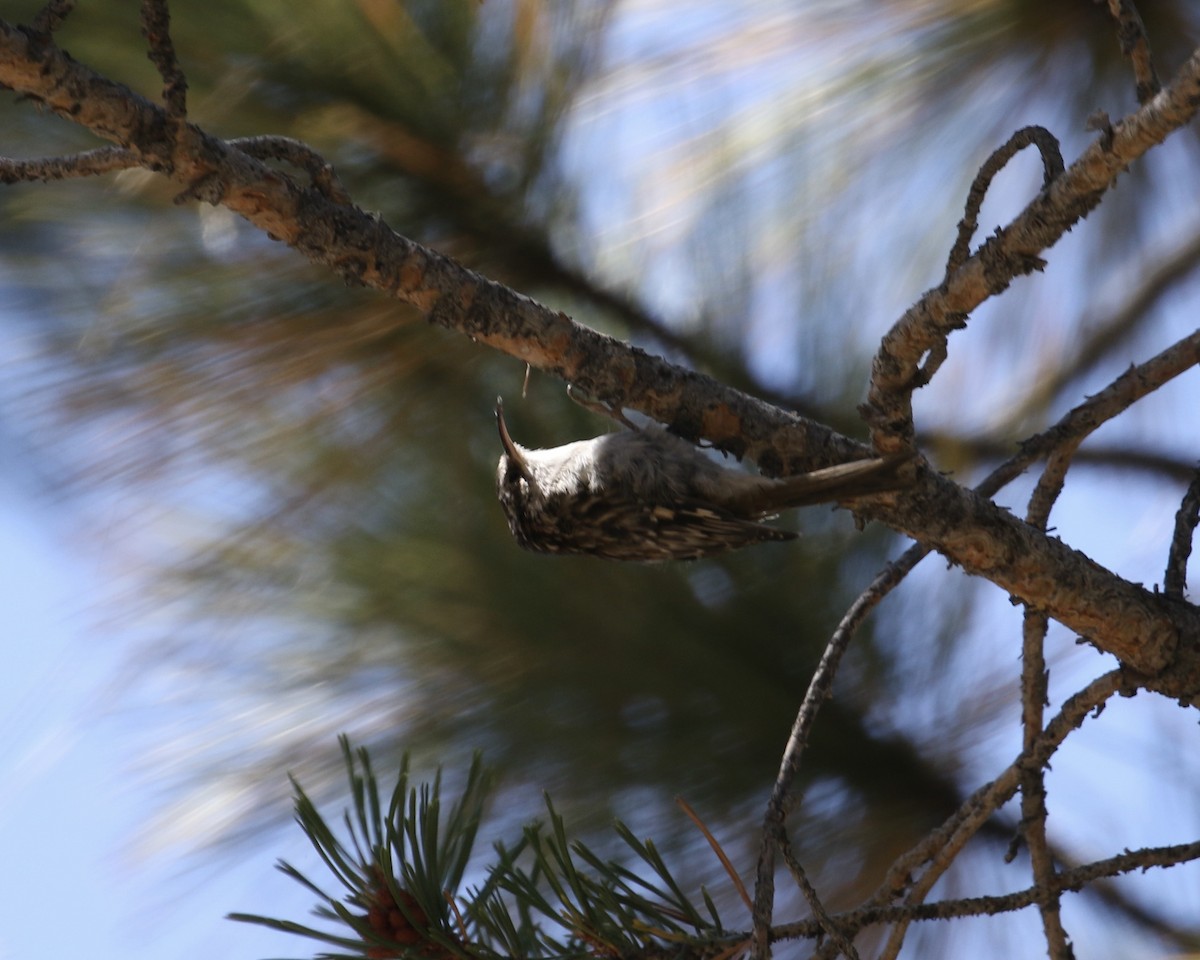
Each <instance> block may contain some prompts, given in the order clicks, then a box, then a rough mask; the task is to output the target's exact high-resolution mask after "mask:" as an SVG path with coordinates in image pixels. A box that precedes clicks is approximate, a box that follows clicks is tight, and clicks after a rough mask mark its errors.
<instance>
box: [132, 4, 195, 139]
mask: <svg viewBox="0 0 1200 960" xmlns="http://www.w3.org/2000/svg"><path fill="white" fill-rule="evenodd" d="M142 36H144V37H145V38H146V42H147V44H149V47H150V49H149V50H148V51H147V54H146V55H147V56H148V57H149V58H150V62H151V63H153V64H154V67H155V69H156V70H158V75H159V76H160V77H162V81H163V90H162V98H163V104H164V105H165V106H166V108H167V112H168V113H169V114H170V115H171V116H172V117H173V118H174V119H176V120H183V119H184V118H185V117H186V116H187V78H186V77H185V76H184V75H183V69H182V68H181V67H180V66H179V59H178V58H177V57H176V56H175V44H174V43H172V42H171V11H170V9H169V7H168V5H167V0H142Z"/></svg>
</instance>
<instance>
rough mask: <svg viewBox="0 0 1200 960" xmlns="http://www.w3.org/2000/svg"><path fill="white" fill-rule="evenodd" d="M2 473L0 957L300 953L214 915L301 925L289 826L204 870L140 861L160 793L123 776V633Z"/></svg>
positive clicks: (56, 527)
mask: <svg viewBox="0 0 1200 960" xmlns="http://www.w3.org/2000/svg"><path fill="white" fill-rule="evenodd" d="M2 477H3V475H2V474H0V609H3V610H4V622H5V630H4V634H5V637H6V641H7V643H6V646H7V652H8V656H7V657H6V669H5V670H4V671H2V672H0V850H3V852H4V859H5V863H6V864H7V869H6V871H5V873H6V878H5V880H4V882H3V887H2V889H0V960H40V958H42V957H46V958H49V957H55V956H61V955H62V954H63V946H64V941H63V934H68V935H69V941H68V942H69V943H70V944H71V946H70V947H69V949H68V951H67V952H69V953H75V952H86V954H87V956H88V957H90V958H92V960H110V958H111V960H118V958H120V960H142V958H145V960H150V958H154V960H200V958H204V960H213V958H215V957H222V958H231V960H237V958H258V957H266V956H298V957H303V956H306V955H308V956H311V950H310V949H309V947H308V944H307V943H305V942H302V941H301V940H299V939H297V938H293V937H287V936H285V935H283V934H278V933H275V932H273V931H269V930H262V929H259V928H255V927H249V926H246V925H244V924H236V923H232V922H229V921H226V920H224V919H222V918H223V917H224V915H225V914H226V913H228V912H229V911H232V910H242V911H248V912H261V913H266V914H271V915H279V914H283V915H286V916H288V917H289V918H291V919H301V918H302V915H303V914H304V913H305V912H306V911H307V909H308V907H309V906H310V905H311V897H310V896H309V895H308V894H306V893H304V892H303V891H301V890H300V888H299V887H296V886H295V885H294V884H293V883H291V882H290V881H288V880H287V879H286V878H285V877H283V875H282V874H280V873H278V872H277V871H275V870H274V869H273V867H272V864H273V862H274V860H275V858H276V857H278V856H284V857H286V858H287V859H289V860H292V861H294V862H297V863H298V864H303V863H305V862H306V860H307V851H306V850H305V847H304V843H305V841H304V840H303V837H302V836H301V835H300V833H299V832H298V831H296V830H292V829H288V830H280V831H275V832H272V833H271V834H270V835H268V836H265V837H264V838H263V842H262V843H261V844H254V845H252V846H246V845H244V846H243V847H241V848H239V849H238V850H237V851H232V852H231V855H228V856H219V857H217V858H216V859H215V860H214V861H211V862H210V861H207V860H205V859H202V858H201V857H200V856H198V855H197V854H196V853H195V852H194V851H186V850H175V851H170V852H168V853H167V854H158V855H152V856H143V855H141V854H139V853H138V852H137V849H138V841H139V840H141V839H143V837H142V836H141V825H142V824H143V823H144V822H145V821H147V820H149V819H150V818H151V816H152V815H153V814H154V813H155V812H158V811H157V808H156V807H155V800H154V799H153V798H154V797H155V795H156V792H155V791H154V790H153V789H152V787H153V784H148V783H147V782H146V781H145V779H144V777H143V776H142V775H139V774H136V773H134V772H133V771H134V768H135V765H136V760H137V756H136V754H137V751H138V750H139V749H141V747H142V746H143V745H144V744H145V742H146V738H145V735H144V734H145V731H144V730H140V729H138V727H137V720H136V718H135V717H133V716H131V715H130V714H128V713H123V712H122V711H121V709H120V707H121V704H120V698H119V695H118V694H119V690H118V689H117V688H116V686H115V684H116V682H117V679H118V677H119V675H120V667H121V666H122V664H123V662H124V659H125V657H126V656H127V655H128V653H129V649H128V643H130V642H131V639H130V638H128V637H125V636H123V635H122V634H121V633H120V632H119V629H118V628H114V627H112V626H102V625H100V624H101V623H102V618H101V617H100V616H99V595H100V593H101V591H102V580H103V577H104V571H103V569H102V567H101V565H100V564H101V561H102V558H100V557H94V556H88V555H87V554H86V553H81V549H80V546H79V544H77V543H74V542H72V539H71V536H70V534H69V532H68V531H67V530H66V529H64V528H65V526H66V525H65V524H64V522H63V520H64V515H63V513H62V512H61V511H59V510H57V509H55V508H54V507H53V506H51V505H48V504H46V503H45V502H42V501H38V500H35V499H33V498H32V497H31V496H29V494H28V493H26V492H24V491H22V490H20V489H16V488H14V487H13V486H11V485H9V484H7V483H6V482H5V481H4V480H3V478H2ZM158 719H160V720H163V721H164V722H165V721H167V720H168V718H164V717H160V718H158ZM81 938H82V940H81Z"/></svg>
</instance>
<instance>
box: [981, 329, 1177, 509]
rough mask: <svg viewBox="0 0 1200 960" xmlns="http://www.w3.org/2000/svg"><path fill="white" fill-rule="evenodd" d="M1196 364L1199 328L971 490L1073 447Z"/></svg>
mask: <svg viewBox="0 0 1200 960" xmlns="http://www.w3.org/2000/svg"><path fill="white" fill-rule="evenodd" d="M1197 364H1200V330H1196V331H1194V332H1193V333H1190V334H1188V336H1186V337H1184V338H1183V339H1182V340H1178V341H1176V342H1175V343H1173V344H1171V346H1169V347H1167V348H1166V349H1165V350H1163V351H1161V352H1159V353H1157V354H1155V355H1154V356H1153V357H1151V358H1150V359H1149V360H1147V361H1145V362H1144V363H1140V364H1138V365H1137V366H1133V367H1130V368H1129V369H1128V370H1126V371H1125V372H1124V373H1122V374H1121V375H1120V376H1119V377H1117V378H1116V379H1115V380H1114V381H1113V382H1112V383H1110V384H1109V385H1108V386H1107V387H1105V388H1104V389H1103V390H1101V391H1100V392H1099V393H1095V394H1093V395H1092V396H1090V397H1088V399H1087V400H1085V401H1084V402H1083V403H1081V404H1079V405H1078V406H1077V407H1075V408H1074V409H1072V410H1071V411H1070V412H1068V413H1067V414H1066V415H1065V416H1063V417H1062V418H1061V419H1060V420H1059V421H1058V423H1056V424H1055V425H1054V426H1053V427H1051V428H1050V429H1049V430H1044V431H1042V432H1041V433H1039V434H1035V435H1034V436H1032V437H1030V438H1029V439H1027V440H1024V441H1022V443H1021V452H1020V453H1019V454H1018V455H1017V456H1015V457H1013V458H1011V459H1010V460H1008V461H1007V462H1006V463H1004V464H1001V465H1000V466H999V467H997V468H996V469H995V470H993V471H992V472H991V473H990V474H989V475H988V476H987V478H986V479H984V480H983V481H982V482H981V483H979V484H978V485H977V486H976V487H975V490H976V491H977V492H979V493H983V494H985V495H988V496H990V495H991V494H993V493H995V492H996V491H997V490H999V489H1000V488H1001V487H1003V486H1004V485H1005V484H1007V483H1008V482H1009V481H1011V480H1012V479H1014V478H1015V477H1017V476H1019V475H1020V474H1021V473H1023V472H1024V471H1025V469H1026V468H1027V467H1028V466H1029V465H1030V464H1031V463H1034V462H1035V461H1037V460H1038V459H1039V458H1041V457H1043V456H1045V455H1047V454H1048V453H1050V452H1051V451H1053V450H1056V449H1059V448H1062V447H1064V445H1068V444H1069V445H1073V446H1077V445H1078V444H1079V443H1080V442H1082V440H1083V439H1084V438H1085V437H1087V436H1088V435H1089V434H1091V433H1092V432H1094V431H1095V430H1097V429H1098V428H1099V427H1101V426H1103V425H1104V424H1105V423H1107V422H1108V421H1109V420H1112V419H1113V418H1115V417H1117V416H1119V415H1120V414H1121V413H1122V412H1123V411H1125V410H1126V409H1128V408H1129V407H1130V406H1132V405H1133V404H1134V403H1136V402H1137V401H1138V400H1141V399H1142V398H1143V397H1145V396H1147V395H1149V394H1151V393H1153V392H1154V391H1155V390H1157V389H1158V388H1159V387H1161V386H1162V385H1163V384H1165V383H1167V382H1168V381H1170V380H1173V379H1174V378H1175V377H1177V376H1179V375H1180V374H1181V373H1184V372H1186V371H1188V370H1190V369H1191V368H1192V367H1194V366H1196V365H1197Z"/></svg>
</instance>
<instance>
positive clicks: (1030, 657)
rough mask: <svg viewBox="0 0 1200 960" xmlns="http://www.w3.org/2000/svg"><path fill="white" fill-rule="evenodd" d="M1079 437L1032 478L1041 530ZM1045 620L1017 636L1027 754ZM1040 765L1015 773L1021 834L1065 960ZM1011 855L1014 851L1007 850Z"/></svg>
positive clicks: (1045, 681)
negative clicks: (1037, 476) (1018, 794)
mask: <svg viewBox="0 0 1200 960" xmlns="http://www.w3.org/2000/svg"><path fill="white" fill-rule="evenodd" d="M1079 442H1080V438H1075V437H1072V438H1071V439H1069V440H1068V441H1066V442H1065V443H1064V444H1063V445H1062V446H1060V447H1058V448H1056V449H1055V450H1054V451H1053V453H1051V454H1050V457H1049V459H1048V461H1047V463H1046V469H1045V470H1043V471H1042V475H1041V477H1040V478H1038V482H1037V486H1036V487H1035V488H1034V491H1033V495H1032V496H1031V497H1030V498H1029V510H1028V512H1027V513H1026V515H1025V520H1026V522H1027V523H1030V524H1032V525H1034V526H1036V527H1037V528H1038V529H1040V530H1045V529H1046V524H1047V523H1048V522H1049V519H1050V511H1051V509H1053V507H1054V502H1055V501H1056V500H1057V499H1058V495H1059V494H1060V493H1061V492H1062V488H1063V483H1064V482H1065V480H1066V475H1067V470H1068V469H1069V467H1070V465H1071V457H1072V455H1073V454H1074V453H1075V449H1076V448H1077V447H1078V446H1079ZM1049 623H1050V621H1049V619H1048V618H1047V617H1046V615H1045V614H1044V613H1042V612H1041V611H1039V610H1029V609H1027V610H1026V611H1025V619H1024V624H1023V630H1022V638H1021V728H1022V748H1023V750H1024V752H1025V753H1027V754H1032V753H1033V750H1034V748H1035V747H1036V746H1037V741H1038V738H1039V737H1040V736H1041V735H1042V721H1043V713H1044V711H1045V709H1046V706H1047V704H1048V703H1049V698H1048V690H1049V679H1050V678H1049V674H1048V672H1047V670H1046V651H1045V643H1046V628H1047V627H1048V626H1049ZM1042 770H1043V768H1042V766H1041V765H1040V764H1039V765H1034V764H1027V765H1026V766H1025V768H1024V769H1023V770H1022V771H1021V831H1022V833H1023V834H1024V837H1025V843H1026V845H1027V846H1028V847H1029V859H1030V864H1031V866H1032V868H1033V882H1034V886H1035V887H1037V888H1038V889H1039V890H1041V891H1043V896H1042V897H1041V898H1040V899H1039V900H1038V910H1039V911H1040V912H1041V915H1042V930H1043V932H1044V933H1045V935H1046V946H1047V947H1048V948H1049V953H1050V957H1051V960H1071V948H1070V945H1069V941H1068V940H1067V934H1066V931H1065V930H1064V929H1063V924H1062V910H1061V906H1060V902H1059V895H1058V892H1057V890H1056V888H1055V882H1056V875H1055V869H1054V856H1053V854H1052V853H1051V852H1050V843H1049V840H1048V838H1047V836H1046V817H1047V811H1046V781H1045V778H1044V776H1043V775H1042ZM1013 852H1014V853H1015V851H1013Z"/></svg>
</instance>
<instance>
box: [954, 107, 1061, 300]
mask: <svg viewBox="0 0 1200 960" xmlns="http://www.w3.org/2000/svg"><path fill="white" fill-rule="evenodd" d="M1030 145H1033V146H1036V147H1037V148H1038V152H1039V153H1040V154H1041V157H1042V186H1043V187H1047V186H1049V185H1050V181H1052V180H1053V179H1054V178H1055V177H1057V176H1058V175H1059V174H1060V173H1062V172H1063V158H1062V150H1061V149H1060V148H1059V145H1058V138H1057V137H1055V136H1054V134H1052V133H1051V132H1050V131H1049V130H1047V129H1046V128H1045V127H1037V126H1033V127H1022V128H1021V129H1020V130H1018V131H1017V132H1016V133H1014V134H1013V135H1012V136H1011V137H1009V138H1008V142H1007V143H1005V144H1004V145H1003V146H1002V147H1000V148H999V149H997V150H995V151H993V153H992V155H991V156H990V157H988V158H987V160H985V161H984V162H983V166H981V167H980V168H979V172H978V173H977V174H975V179H974V180H973V181H972V182H971V189H970V190H968V191H967V202H966V208H965V210H964V212H963V218H962V219H961V220H960V221H959V222H958V236H957V238H956V239H955V241H954V246H953V247H951V249H950V255H949V256H948V257H947V258H946V277H945V280H944V281H943V282H946V283H948V282H949V280H950V275H951V274H952V273H954V271H955V270H957V269H958V268H959V267H961V266H962V265H963V264H964V263H966V262H967V257H968V256H970V253H971V238H972V237H973V236H975V231H976V230H977V229H978V228H979V211H980V209H981V208H982V207H983V199H984V197H986V196H987V192H988V187H990V186H991V185H992V180H993V179H994V178H995V176H996V174H998V173H999V172H1000V171H1001V170H1003V169H1004V167H1005V166H1006V165H1007V164H1008V161H1009V160H1011V159H1012V158H1013V157H1015V156H1016V155H1017V154H1018V153H1020V152H1021V151H1022V150H1024V149H1025V148H1026V147H1028V146H1030Z"/></svg>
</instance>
